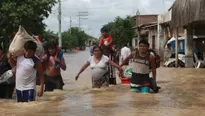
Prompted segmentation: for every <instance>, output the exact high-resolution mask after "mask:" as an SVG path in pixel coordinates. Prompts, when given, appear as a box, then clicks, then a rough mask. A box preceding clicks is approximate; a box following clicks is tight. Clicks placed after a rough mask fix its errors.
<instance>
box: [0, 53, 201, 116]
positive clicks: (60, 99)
mask: <svg viewBox="0 0 205 116" xmlns="http://www.w3.org/2000/svg"><path fill="white" fill-rule="evenodd" d="M88 57H89V52H88V50H87V51H82V52H78V53H69V54H65V59H66V63H67V67H68V68H67V71H66V72H62V76H63V79H64V82H65V86H64V91H54V92H50V93H45V94H44V96H43V97H42V98H39V97H37V101H36V102H33V103H16V102H15V100H0V104H1V107H0V116H47V115H48V116H204V114H205V111H204V107H205V89H204V88H205V77H204V75H205V69H168V68H160V69H158V70H157V78H158V79H157V80H158V84H159V86H161V87H162V89H161V91H160V93H158V94H139V93H135V92H130V91H129V86H128V85H121V84H118V85H117V86H111V87H109V88H107V89H102V90H92V88H91V77H90V76H91V73H90V72H89V69H87V70H86V71H85V72H84V73H82V75H81V76H80V77H79V80H78V81H77V82H76V81H75V80H74V78H75V75H76V74H77V72H78V71H79V69H80V67H81V66H82V65H83V64H84V63H85V62H86V60H87V59H88ZM118 83H120V81H119V79H118Z"/></svg>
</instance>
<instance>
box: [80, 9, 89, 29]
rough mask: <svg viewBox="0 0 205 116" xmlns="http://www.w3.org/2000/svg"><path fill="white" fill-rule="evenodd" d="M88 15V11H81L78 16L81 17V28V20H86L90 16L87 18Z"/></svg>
mask: <svg viewBox="0 0 205 116" xmlns="http://www.w3.org/2000/svg"><path fill="white" fill-rule="evenodd" d="M86 16H88V12H79V14H78V17H79V28H81V20H85V19H88V18H85V17H86Z"/></svg>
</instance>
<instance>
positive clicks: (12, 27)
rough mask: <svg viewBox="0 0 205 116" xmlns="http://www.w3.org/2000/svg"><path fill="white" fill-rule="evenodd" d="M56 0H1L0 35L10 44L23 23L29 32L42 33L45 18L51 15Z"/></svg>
mask: <svg viewBox="0 0 205 116" xmlns="http://www.w3.org/2000/svg"><path fill="white" fill-rule="evenodd" d="M55 3H56V0H0V19H1V20H0V36H2V37H3V38H4V39H5V40H6V43H7V44H8V43H9V42H10V41H11V39H12V38H13V36H14V34H15V33H16V31H17V29H18V26H19V25H22V26H23V27H24V28H25V29H26V30H27V31H28V33H30V34H32V33H36V34H42V32H43V31H44V29H45V24H44V23H43V20H44V19H45V18H47V17H48V16H49V13H51V10H52V7H53V6H54V5H55Z"/></svg>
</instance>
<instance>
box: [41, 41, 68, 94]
mask: <svg viewBox="0 0 205 116" xmlns="http://www.w3.org/2000/svg"><path fill="white" fill-rule="evenodd" d="M43 60H44V61H45V64H44V65H45V66H44V67H45V91H53V90H54V89H61V90H62V89H63V85H64V83H63V79H62V76H61V69H63V70H64V71H65V70H66V64H65V60H64V57H63V54H62V51H61V50H60V51H59V48H58V43H57V42H56V41H55V40H50V41H48V53H47V54H46V55H44V57H43Z"/></svg>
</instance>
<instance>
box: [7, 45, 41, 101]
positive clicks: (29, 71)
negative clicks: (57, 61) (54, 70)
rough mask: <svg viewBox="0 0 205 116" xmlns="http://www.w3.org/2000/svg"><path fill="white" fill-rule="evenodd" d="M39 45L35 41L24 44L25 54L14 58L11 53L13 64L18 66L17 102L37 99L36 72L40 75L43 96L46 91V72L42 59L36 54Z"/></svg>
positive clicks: (39, 93)
mask: <svg viewBox="0 0 205 116" xmlns="http://www.w3.org/2000/svg"><path fill="white" fill-rule="evenodd" d="M36 49H37V45H36V43H35V42H33V41H27V42H26V43H25V44H24V55H22V56H18V57H17V58H14V57H13V56H11V55H9V61H10V63H11V64H12V66H13V67H14V66H16V97H17V102H29V101H35V95H36V73H37V72H38V73H39V75H40V91H39V92H38V96H39V97H41V96H42V95H43V91H44V74H43V67H42V64H41V62H40V59H39V58H38V57H37V56H36V55H35V51H36Z"/></svg>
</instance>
